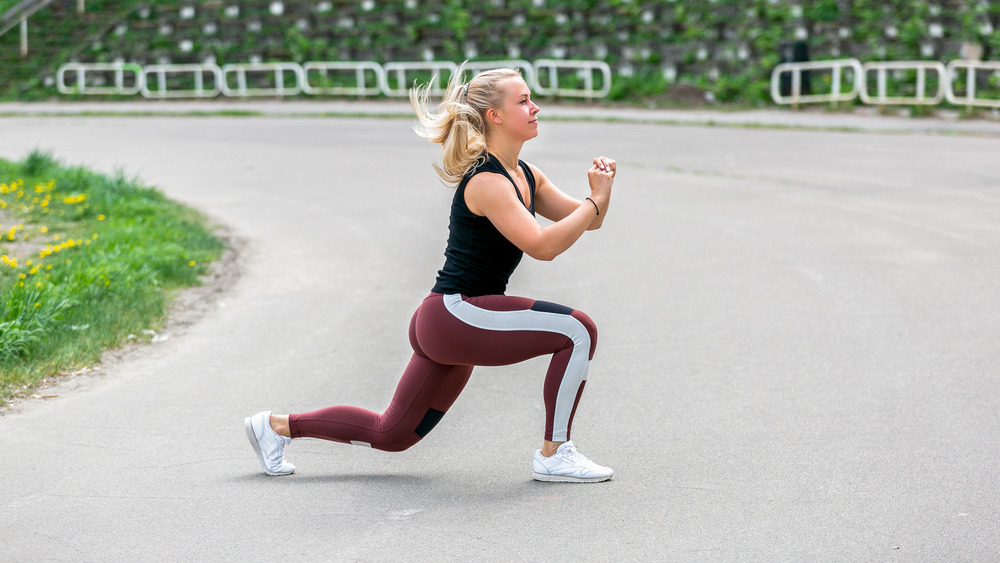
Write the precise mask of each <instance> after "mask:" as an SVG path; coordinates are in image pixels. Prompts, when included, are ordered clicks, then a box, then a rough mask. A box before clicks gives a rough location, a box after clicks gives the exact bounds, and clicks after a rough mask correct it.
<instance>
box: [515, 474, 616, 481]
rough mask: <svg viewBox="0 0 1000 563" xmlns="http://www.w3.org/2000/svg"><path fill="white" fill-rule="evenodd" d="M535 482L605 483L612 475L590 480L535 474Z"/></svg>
mask: <svg viewBox="0 0 1000 563" xmlns="http://www.w3.org/2000/svg"><path fill="white" fill-rule="evenodd" d="M533 477H534V478H535V481H545V482H546V483H601V482H603V481H609V480H610V479H611V477H612V476H611V475H608V476H607V477H592V478H590V479H584V478H581V477H570V476H569V475H549V474H547V473H535V474H534V475H533Z"/></svg>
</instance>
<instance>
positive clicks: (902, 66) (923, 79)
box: [860, 61, 948, 106]
mask: <svg viewBox="0 0 1000 563" xmlns="http://www.w3.org/2000/svg"><path fill="white" fill-rule="evenodd" d="M862 68H863V69H864V71H863V74H862V79H861V93H860V94H861V101H862V102H864V103H866V104H870V105H880V106H881V105H891V104H900V105H937V104H940V103H941V100H943V99H944V88H945V83H946V82H947V80H946V78H947V76H948V71H947V69H945V67H944V65H943V64H941V63H939V62H937V61H889V62H872V63H865V64H863V65H862ZM890 70H894V71H909V70H912V71H916V73H917V76H916V78H917V83H916V92H915V95H914V96H913V97H904V96H889V95H888V93H887V90H888V84H887V82H888V80H887V78H888V76H887V73H888V71H890ZM872 71H875V73H876V74H875V77H876V78H875V80H876V88H877V92H876V95H875V96H872V95H871V94H870V93H869V92H868V73H870V72H872ZM928 71H933V72H936V73H937V79H938V88H937V92H936V93H935V94H934V95H933V96H930V97H928V96H927V72H928Z"/></svg>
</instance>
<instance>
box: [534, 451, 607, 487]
mask: <svg viewBox="0 0 1000 563" xmlns="http://www.w3.org/2000/svg"><path fill="white" fill-rule="evenodd" d="M532 465H534V468H535V475H534V477H535V480H536V481H554V482H558V483H597V482H598V481H607V480H608V479H610V478H611V475H612V474H614V470H613V469H611V468H610V467H604V466H601V465H597V464H596V463H594V462H592V461H590V460H589V459H587V456H585V455H583V454H581V453H580V452H578V451H577V450H576V446H574V445H573V442H564V443H563V444H561V445H560V446H559V449H557V450H556V453H554V454H552V456H551V457H545V456H543V455H542V450H537V451H535V459H534V460H532Z"/></svg>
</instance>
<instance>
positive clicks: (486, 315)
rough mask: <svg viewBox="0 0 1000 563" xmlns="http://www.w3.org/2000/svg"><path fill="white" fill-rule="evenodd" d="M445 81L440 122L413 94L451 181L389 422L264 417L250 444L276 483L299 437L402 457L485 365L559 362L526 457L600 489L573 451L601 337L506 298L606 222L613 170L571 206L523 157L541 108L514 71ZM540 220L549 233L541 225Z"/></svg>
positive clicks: (586, 325)
mask: <svg viewBox="0 0 1000 563" xmlns="http://www.w3.org/2000/svg"><path fill="white" fill-rule="evenodd" d="M460 76H461V72H457V73H456V74H455V78H453V79H452V81H451V83H450V84H449V87H448V91H447V93H446V95H445V99H444V101H443V102H442V104H441V105H440V106H438V108H437V111H435V112H432V111H430V110H428V96H429V92H428V89H429V88H426V87H425V88H416V89H414V90H412V91H411V92H410V101H411V103H412V105H413V107H414V110H415V111H416V113H417V117H418V124H417V126H416V127H415V129H416V131H417V133H418V134H419V135H421V136H422V137H424V138H426V139H429V140H431V141H433V142H435V143H438V144H440V145H441V146H442V148H443V156H442V162H441V164H440V165H438V164H434V167H435V169H436V170H437V172H438V174H439V175H440V176H441V178H442V180H443V181H444V182H446V183H448V184H450V185H455V184H457V187H456V191H455V196H454V200H453V202H452V206H451V224H450V226H449V231H450V235H449V237H448V245H447V249H446V250H445V257H446V259H445V264H444V267H443V268H442V269H441V270H440V271H439V272H438V277H437V283H436V284H435V286H434V288H433V289H432V290H431V294H430V295H429V296H428V297H427V298H426V299H425V300H424V301H423V303H422V304H421V305H420V307H419V308H418V309H417V311H416V312H415V313H414V315H413V318H412V320H411V322H410V343H411V345H412V346H413V351H414V353H413V356H412V358H411V360H410V363H409V365H408V366H407V368H406V371H405V372H404V373H403V376H402V378H401V379H400V382H399V384H398V387H397V388H396V391H395V394H394V395H393V398H392V402H391V403H390V405H389V407H388V408H387V409H386V411H385V412H384V413H382V414H381V415H380V414H377V413H374V412H371V411H367V410H364V409H360V408H356V407H349V406H335V407H328V408H324V409H320V410H317V411H313V412H307V413H303V414H291V415H274V414H271V412H270V411H265V412H261V413H258V414H256V415H254V416H252V417H249V418H247V419H246V421H245V426H246V431H247V437H248V438H249V440H250V444H251V445H252V446H253V449H254V451H255V452H256V454H257V458H258V460H259V461H260V464H261V466H262V467H263V468H264V471H265V472H266V473H267V474H268V475H287V474H289V473H292V472H293V471H295V467H294V466H292V465H291V464H290V463H288V462H286V461H285V460H284V447H285V445H287V444H288V443H290V442H291V439H292V438H302V437H310V438H320V439H324V440H331V441H335V442H342V443H348V444H354V445H359V446H367V447H371V448H376V449H380V450H384V451H402V450H405V449H407V448H409V447H410V446H412V445H413V444H415V443H417V442H418V441H419V440H420V439H421V438H423V437H424V436H426V435H427V433H428V432H430V430H431V429H432V428H434V425H435V424H437V423H438V421H440V420H441V417H443V416H444V414H445V413H446V412H447V411H448V408H449V407H450V406H451V404H452V403H453V402H454V401H455V399H457V398H458V395H459V393H461V392H462V389H463V388H464V387H465V384H466V382H468V380H469V376H470V375H471V374H472V368H473V367H474V366H477V365H481V366H497V365H509V364H514V363H517V362H521V361H523V360H527V359H529V358H533V357H537V356H541V355H548V354H551V355H552V360H551V362H550V364H549V367H548V371H547V373H546V376H545V386H544V392H543V396H544V400H545V435H544V440H543V443H542V447H541V449H539V450H537V451H536V452H535V455H534V459H533V460H532V464H533V469H534V478H535V479H537V480H540V481H560V482H594V481H605V480H608V479H610V478H611V475H612V473H613V472H612V470H611V469H610V468H607V467H602V466H600V465H597V464H596V463H594V462H592V461H590V460H589V459H587V458H586V457H585V456H583V455H582V454H580V453H579V452H578V451H577V450H576V448H575V447H574V446H573V443H572V442H571V441H570V428H571V426H572V421H573V415H574V414H575V412H576V406H577V403H578V402H579V400H580V395H581V393H582V392H583V386H584V383H586V379H587V371H588V369H589V366H590V360H591V358H593V355H594V349H595V347H596V344H597V327H596V326H595V325H594V323H593V321H591V320H590V318H589V317H588V316H587V315H586V314H584V313H582V312H580V311H576V310H573V309H570V308H569V307H564V306H562V305H556V304H554V303H547V302H543V301H535V300H533V299H527V298H523V297H513V296H507V295H504V291H505V290H506V287H507V281H508V279H509V278H510V275H511V273H512V272H513V271H514V269H515V268H516V267H517V265H518V263H519V262H520V260H521V256H522V254H523V253H527V254H528V255H529V256H531V257H532V258H536V259H538V260H552V259H553V258H555V257H556V256H558V255H559V254H560V253H562V252H563V251H565V250H566V249H568V248H569V247H570V246H572V245H573V243H574V242H576V241H577V239H579V238H580V236H581V235H582V234H583V232H584V231H587V230H592V229H597V228H599V227H600V226H601V223H602V222H603V221H604V218H605V217H606V216H607V211H608V205H609V202H610V198H611V185H612V182H613V180H614V176H615V172H616V169H617V164H616V163H615V161H614V160H611V159H609V158H605V157H598V158H595V159H594V161H593V165H592V166H591V167H590V170H589V171H588V172H587V176H588V180H589V183H590V196H589V197H587V198H586V199H584V200H582V201H581V200H577V199H574V198H572V197H570V196H568V195H566V194H565V193H563V192H562V191H560V190H559V189H558V188H556V186H555V185H554V184H552V182H550V181H549V179H548V178H547V177H546V176H545V175H544V174H543V173H542V172H541V170H539V169H538V168H537V167H535V166H534V165H532V164H528V163H526V162H524V161H522V160H519V159H518V155H519V154H520V151H521V147H522V145H523V144H524V142H525V141H527V140H529V139H532V138H534V137H535V136H537V135H538V120H537V119H536V118H537V115H538V112H539V108H538V106H537V105H535V103H534V102H532V101H531V93H530V91H529V90H528V86H527V84H525V82H524V80H523V79H522V78H521V75H520V74H519V73H518V72H517V71H515V70H513V69H497V70H491V71H486V72H483V73H481V74H479V75H477V76H476V77H475V78H473V79H472V80H471V81H470V82H469V83H467V84H462V83H460V82H459V78H458V77H460ZM535 213H538V214H540V215H542V216H543V217H546V218H548V219H550V220H552V221H554V223H553V224H552V225H549V226H547V227H544V228H542V227H541V226H540V225H539V223H538V221H537V220H536V219H535Z"/></svg>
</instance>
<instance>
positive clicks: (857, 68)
mask: <svg viewBox="0 0 1000 563" xmlns="http://www.w3.org/2000/svg"><path fill="white" fill-rule="evenodd" d="M844 69H850V70H852V71H853V76H852V79H853V82H852V84H851V89H850V90H849V91H847V92H841V91H840V90H841V85H842V84H843V75H844ZM809 70H828V71H830V74H831V78H830V93H828V94H805V95H803V94H802V71H809ZM785 73H790V74H791V76H792V83H791V91H790V92H789V95H788V96H785V95H783V94H782V93H781V75H782V74H785ZM863 81H864V69H863V68H862V67H861V62H860V61H858V60H857V59H836V60H832V61H811V62H801V63H781V64H779V65H778V66H776V67H774V71H772V72H771V99H772V100H774V103H776V104H792V105H793V106H798V105H799V104H807V103H816V102H833V103H837V102H849V101H851V100H853V99H855V98H857V97H858V92H859V91H860V90H861V88H860V83H861V82H863Z"/></svg>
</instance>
